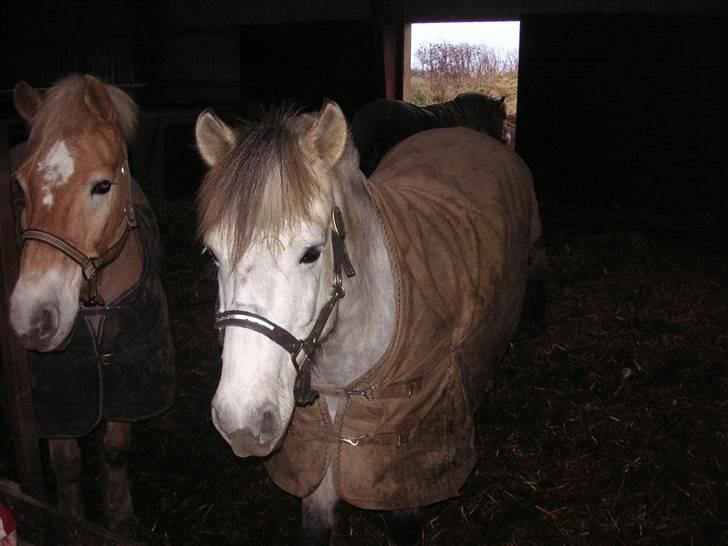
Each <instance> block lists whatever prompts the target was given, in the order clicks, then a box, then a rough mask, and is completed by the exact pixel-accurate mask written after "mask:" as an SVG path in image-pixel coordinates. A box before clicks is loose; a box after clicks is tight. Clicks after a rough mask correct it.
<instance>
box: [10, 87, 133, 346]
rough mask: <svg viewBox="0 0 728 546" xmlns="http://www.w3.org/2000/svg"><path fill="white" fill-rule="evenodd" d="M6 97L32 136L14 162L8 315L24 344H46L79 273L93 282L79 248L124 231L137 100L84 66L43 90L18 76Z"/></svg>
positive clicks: (92, 252) (65, 325) (95, 249)
mask: <svg viewBox="0 0 728 546" xmlns="http://www.w3.org/2000/svg"><path fill="white" fill-rule="evenodd" d="M13 98H14V100H15V106H16V109H17V110H18V112H19V113H20V115H21V116H22V117H23V118H24V119H25V120H26V121H27V122H28V124H29V126H30V138H29V141H28V154H27V157H26V158H25V159H24V161H23V162H22V164H21V165H20V166H19V167H18V169H17V170H16V172H15V175H16V178H17V180H18V182H19V183H20V186H21V187H22V189H23V194H24V197H25V206H24V209H23V213H22V216H21V221H20V223H21V228H22V229H23V232H24V237H23V238H24V244H23V251H22V255H21V261H20V277H19V278H18V282H17V284H16V285H15V289H14V290H13V293H12V295H11V297H10V321H11V323H12V326H13V328H14V329H15V331H16V333H17V334H18V336H19V337H20V340H21V342H22V344H23V345H24V346H25V347H27V348H28V349H35V350H38V351H49V350H53V349H56V348H58V347H59V346H60V345H61V343H62V342H63V341H64V339H66V337H67V336H68V334H69V333H70V331H71V329H72V327H73V324H74V322H75V319H76V315H77V313H78V309H79V297H80V296H81V292H82V290H83V289H84V286H85V284H84V283H85V279H86V278H89V279H92V280H93V281H94V282H95V274H94V273H93V270H95V267H94V264H87V266H86V268H85V269H84V267H83V266H82V265H81V264H82V263H83V261H84V260H83V258H99V257H102V256H105V255H106V256H108V251H109V249H112V250H113V247H114V244H115V243H116V242H118V241H119V240H120V238H122V236H123V235H124V234H125V233H127V231H126V229H127V225H128V224H127V221H126V220H127V217H126V215H127V208H126V205H127V202H128V201H129V199H130V192H131V177H130V174H129V166H128V162H127V155H126V143H125V140H126V139H128V138H129V137H130V136H131V134H132V132H133V129H134V125H135V123H136V106H135V105H134V103H133V101H132V100H131V98H129V96H128V95H126V94H125V93H124V92H123V91H121V90H120V89H118V88H115V87H111V86H107V85H105V84H103V83H101V82H100V81H99V80H97V79H95V78H94V77H92V76H85V77H81V76H70V77H67V78H65V79H63V80H61V81H60V82H58V83H57V84H56V85H55V86H54V87H52V88H51V89H50V90H49V91H48V92H47V93H46V94H45V95H42V94H41V93H40V92H38V91H36V90H35V89H33V88H32V87H30V86H29V85H28V84H27V83H25V82H20V83H18V84H17V85H16V86H15V89H14V90H13ZM66 245H67V246H66ZM79 262H80V263H79Z"/></svg>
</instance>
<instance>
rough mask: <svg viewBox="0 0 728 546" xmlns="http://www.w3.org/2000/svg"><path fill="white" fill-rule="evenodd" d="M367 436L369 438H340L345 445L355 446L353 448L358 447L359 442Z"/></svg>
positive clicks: (363, 436)
mask: <svg viewBox="0 0 728 546" xmlns="http://www.w3.org/2000/svg"><path fill="white" fill-rule="evenodd" d="M366 436H367V435H366V434H362V435H361V436H353V437H350V438H339V442H342V443H344V444H349V445H350V446H353V447H358V446H359V441H360V440H362V439H364V438H366Z"/></svg>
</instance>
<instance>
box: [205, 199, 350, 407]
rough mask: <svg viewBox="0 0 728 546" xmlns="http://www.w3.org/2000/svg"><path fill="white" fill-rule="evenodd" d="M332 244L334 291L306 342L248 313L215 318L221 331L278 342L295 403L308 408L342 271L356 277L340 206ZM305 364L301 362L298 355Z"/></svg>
mask: <svg viewBox="0 0 728 546" xmlns="http://www.w3.org/2000/svg"><path fill="white" fill-rule="evenodd" d="M331 223H332V229H331V243H332V247H333V253H334V283H333V286H332V289H331V296H329V299H328V300H327V302H326V303H325V304H324V306H323V307H322V308H321V311H320V312H319V316H318V318H317V319H316V323H315V324H314V325H313V328H312V329H311V332H310V333H309V334H308V336H307V337H306V338H304V339H298V338H297V337H296V336H294V335H293V334H291V333H290V332H289V331H288V330H286V329H285V328H282V327H281V326H278V325H277V324H276V323H274V322H272V321H270V320H268V319H267V318H265V317H263V316H261V315H258V314H256V313H249V312H248V311H237V310H229V311H223V312H221V313H218V314H217V316H216V318H215V326H216V327H217V328H218V329H219V330H222V329H223V328H225V327H227V326H237V327H240V328H247V329H248V330H253V331H254V332H258V333H259V334H263V335H264V336H266V337H267V338H268V339H270V340H271V341H273V342H275V343H277V344H278V345H279V346H280V347H282V348H283V350H285V351H286V352H287V353H288V354H289V355H290V356H291V364H293V367H294V369H295V370H296V383H295V385H294V387H293V394H294V397H295V399H296V404H298V405H299V406H307V405H309V404H312V403H313V402H314V401H315V400H316V398H318V395H319V393H318V392H316V391H315V390H313V389H312V388H311V370H312V369H313V366H314V364H315V362H316V360H315V353H316V351H317V350H318V348H319V346H320V344H321V334H322V333H323V331H324V328H325V327H326V323H327V322H328V320H329V317H330V316H331V313H332V312H333V310H334V308H335V307H336V304H337V303H338V301H339V300H340V299H341V298H343V297H344V296H345V292H344V288H343V287H342V284H343V281H342V276H341V272H342V269H343V271H344V273H345V274H346V276H347V277H353V276H354V275H356V272H355V271H354V267H353V266H352V264H351V259H350V258H349V253H348V252H347V251H346V242H345V239H346V231H345V230H344V219H343V217H342V215H341V211H340V210H339V208H338V207H334V210H333V212H332V222H331ZM301 355H302V357H303V361H302V362H301V363H299V356H301Z"/></svg>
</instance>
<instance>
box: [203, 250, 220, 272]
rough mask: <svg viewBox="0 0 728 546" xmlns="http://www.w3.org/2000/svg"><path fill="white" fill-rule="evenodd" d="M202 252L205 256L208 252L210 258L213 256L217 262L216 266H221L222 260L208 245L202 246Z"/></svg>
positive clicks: (213, 259)
mask: <svg viewBox="0 0 728 546" xmlns="http://www.w3.org/2000/svg"><path fill="white" fill-rule="evenodd" d="M202 254H203V256H204V255H205V254H206V255H208V256H209V257H210V258H212V261H213V262H215V266H216V267H219V266H220V262H219V260H218V259H217V256H215V253H214V252H213V251H212V250H210V249H209V248H208V247H206V246H203V247H202Z"/></svg>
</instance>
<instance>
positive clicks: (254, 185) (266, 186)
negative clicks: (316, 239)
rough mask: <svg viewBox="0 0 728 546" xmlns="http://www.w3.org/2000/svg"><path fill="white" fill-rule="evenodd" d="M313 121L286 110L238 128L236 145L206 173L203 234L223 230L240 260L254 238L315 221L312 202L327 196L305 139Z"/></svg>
mask: <svg viewBox="0 0 728 546" xmlns="http://www.w3.org/2000/svg"><path fill="white" fill-rule="evenodd" d="M314 119H315V117H314V116H313V115H310V114H298V112H297V111H295V110H293V109H290V108H286V109H281V110H277V111H273V112H269V113H268V114H267V115H266V116H265V118H264V119H263V120H262V121H260V122H256V123H243V124H242V125H240V126H239V127H238V128H237V129H236V132H237V145H236V146H235V148H234V149H233V150H232V151H231V152H230V153H229V154H228V155H227V156H226V157H225V158H223V159H222V160H220V162H218V163H217V164H216V165H214V166H213V167H212V168H211V169H210V171H209V172H208V173H207V176H206V177H205V180H204V182H203V184H202V187H201V188H200V191H199V193H198V196H197V203H198V216H199V218H198V220H199V233H200V235H201V236H203V237H204V235H205V234H206V233H208V232H210V231H211V230H214V229H221V230H222V231H223V234H224V236H225V237H226V238H228V240H230V241H232V245H233V246H232V249H231V251H232V259H233V261H234V262H237V261H238V260H239V259H240V257H241V256H242V254H243V252H245V250H246V248H247V247H248V245H249V244H250V241H251V240H252V238H253V235H254V234H260V233H263V234H265V236H268V237H270V240H271V241H275V240H277V239H278V237H279V235H280V233H281V232H282V231H283V230H285V229H286V228H288V227H290V226H293V225H295V224H296V223H297V222H299V221H301V220H304V221H311V220H314V217H313V216H314V215H313V210H312V209H313V203H315V202H316V201H317V200H321V199H322V198H329V197H328V196H329V194H330V191H331V190H330V188H329V187H327V185H326V181H327V178H326V176H321V173H317V172H315V171H316V167H315V165H314V163H313V160H312V158H311V157H310V156H309V155H308V153H307V152H306V151H305V150H304V149H303V147H302V145H301V144H302V139H303V137H304V135H305V134H306V131H307V130H308V129H309V128H310V127H311V126H312V124H313V122H314Z"/></svg>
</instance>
